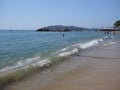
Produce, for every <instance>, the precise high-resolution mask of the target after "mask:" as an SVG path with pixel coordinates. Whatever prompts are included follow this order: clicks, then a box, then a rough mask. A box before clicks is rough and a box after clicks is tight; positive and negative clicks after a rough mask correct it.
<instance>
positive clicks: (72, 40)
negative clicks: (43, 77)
mask: <svg viewBox="0 0 120 90" xmlns="http://www.w3.org/2000/svg"><path fill="white" fill-rule="evenodd" d="M63 34H64V37H63ZM106 38H108V37H106V35H105V34H104V33H100V32H36V31H33V30H31V31H30V30H12V31H7V30H0V72H3V71H6V70H13V69H18V68H22V67H26V66H28V65H40V66H43V65H44V64H46V63H51V58H53V57H55V58H59V57H68V56H70V55H73V54H75V53H80V52H81V50H85V49H87V48H90V47H93V46H96V45H98V44H99V43H101V42H103V41H104V40H105V39H106Z"/></svg>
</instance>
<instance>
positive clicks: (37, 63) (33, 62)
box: [0, 56, 51, 72]
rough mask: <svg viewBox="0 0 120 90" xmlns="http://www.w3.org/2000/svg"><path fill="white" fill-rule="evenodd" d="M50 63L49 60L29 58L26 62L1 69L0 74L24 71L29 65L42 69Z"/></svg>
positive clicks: (19, 62)
mask: <svg viewBox="0 0 120 90" xmlns="http://www.w3.org/2000/svg"><path fill="white" fill-rule="evenodd" d="M50 63H51V61H50V60H49V59H41V58H40V57H38V56H37V57H34V58H28V59H26V60H24V61H23V60H21V61H18V62H17V63H16V64H15V65H13V66H9V67H6V68H3V69H1V70H0V72H4V71H14V70H18V69H22V68H27V67H28V66H29V65H31V66H40V67H43V66H44V65H45V66H49V65H50Z"/></svg>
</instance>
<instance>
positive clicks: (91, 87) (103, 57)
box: [5, 41, 120, 90]
mask: <svg viewBox="0 0 120 90" xmlns="http://www.w3.org/2000/svg"><path fill="white" fill-rule="evenodd" d="M119 44H120V41H117V42H116V43H110V44H106V45H104V46H103V47H100V48H98V49H95V50H91V51H90V53H88V52H84V53H81V54H80V55H78V56H75V57H72V58H70V59H69V60H65V61H63V62H61V63H60V64H58V65H55V66H53V67H51V68H49V69H47V70H44V71H42V72H40V73H37V74H35V75H33V76H31V77H29V78H27V79H24V80H22V81H20V82H17V83H15V84H12V85H10V86H8V87H7V88H6V89H5V90H21V89H22V90H97V89H102V90H113V89H115V90H119V89H120V84H119V83H120V71H119V70H120V66H119V65H120V56H119V53H120V46H119Z"/></svg>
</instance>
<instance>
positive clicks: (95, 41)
mask: <svg viewBox="0 0 120 90" xmlns="http://www.w3.org/2000/svg"><path fill="white" fill-rule="evenodd" d="M97 44H99V41H98V40H92V41H90V42H87V43H85V44H83V45H81V46H80V48H81V49H87V48H90V47H92V46H95V45H97Z"/></svg>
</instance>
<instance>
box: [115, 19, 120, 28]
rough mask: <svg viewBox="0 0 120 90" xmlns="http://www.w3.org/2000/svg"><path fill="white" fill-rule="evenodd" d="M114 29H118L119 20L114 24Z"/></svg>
mask: <svg viewBox="0 0 120 90" xmlns="http://www.w3.org/2000/svg"><path fill="white" fill-rule="evenodd" d="M114 27H115V28H117V27H120V20H118V21H116V22H115V23H114Z"/></svg>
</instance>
